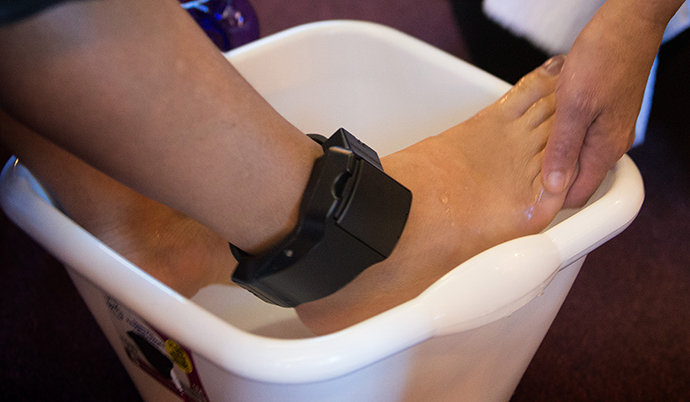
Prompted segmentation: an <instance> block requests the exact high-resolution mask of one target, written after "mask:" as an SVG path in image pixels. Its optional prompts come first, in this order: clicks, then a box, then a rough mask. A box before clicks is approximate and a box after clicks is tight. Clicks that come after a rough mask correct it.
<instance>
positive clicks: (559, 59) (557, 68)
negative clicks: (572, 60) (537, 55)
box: [541, 54, 565, 75]
mask: <svg viewBox="0 0 690 402" xmlns="http://www.w3.org/2000/svg"><path fill="white" fill-rule="evenodd" d="M564 62H565V56H563V55H562V54H561V55H558V56H554V57H552V58H550V59H548V60H546V62H545V63H544V64H542V65H541V66H542V68H543V69H544V71H546V73H547V74H548V75H558V74H559V73H560V72H561V68H562V67H563V63H564Z"/></svg>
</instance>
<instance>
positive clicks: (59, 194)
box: [0, 111, 237, 297]
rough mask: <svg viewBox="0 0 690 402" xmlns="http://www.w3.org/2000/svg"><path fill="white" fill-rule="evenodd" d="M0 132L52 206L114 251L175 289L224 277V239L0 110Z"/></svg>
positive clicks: (227, 270)
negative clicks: (55, 205)
mask: <svg viewBox="0 0 690 402" xmlns="http://www.w3.org/2000/svg"><path fill="white" fill-rule="evenodd" d="M0 132H2V138H3V140H5V141H7V142H8V143H9V145H10V147H11V148H12V149H13V152H15V154H17V155H18V156H19V158H20V160H21V162H22V163H23V164H24V165H25V166H27V167H28V168H29V170H31V172H32V173H33V174H35V175H36V176H37V177H38V178H39V180H40V181H41V183H42V184H43V185H44V186H45V187H46V188H47V190H48V192H49V193H50V194H51V195H52V196H53V198H54V199H55V200H56V201H57V202H58V204H59V207H60V208H61V209H62V210H63V212H65V213H66V214H67V215H68V216H69V217H70V218H72V219H73V220H74V221H75V222H77V223H78V224H79V225H80V226H82V227H83V228H84V229H86V230H87V231H89V232H90V233H91V234H93V235H94V236H96V237H97V238H98V239H99V240H101V241H103V242H104V243H105V244H106V245H108V246H109V247H110V248H112V249H113V250H115V251H117V252H118V253H119V254H120V255H122V256H124V257H125V258H127V259H128V260H129V261H131V262H132V263H134V264H135V265H137V266H138V267H140V268H142V269H143V270H145V271H146V272H148V273H149V274H150V275H152V276H153V277H155V278H156V279H158V280H160V281H161V282H163V283H165V284H166V285H168V286H170V287H171V288H172V289H174V290H176V291H177V292H179V293H180V294H182V295H184V296H187V297H191V296H193V295H194V294H195V293H196V292H197V291H198V290H199V289H201V288H202V287H204V286H206V285H209V284H211V283H231V276H232V272H233V271H234V269H235V266H236V265H237V263H236V262H235V259H234V258H233V257H232V253H231V252H230V249H229V247H228V243H227V241H225V240H224V239H223V238H222V237H220V236H218V235H217V234H216V233H214V232H212V231H211V230H209V229H207V228H206V227H205V226H202V225H201V224H199V223H197V222H196V221H194V220H192V219H190V218H189V217H187V216H185V215H183V214H181V213H179V212H177V211H175V210H173V209H171V208H169V207H167V206H165V205H163V204H160V203H158V202H156V201H153V200H151V199H149V198H147V197H144V196H143V195H141V194H139V193H137V192H136V191H134V190H132V189H130V188H129V187H126V186H124V185H122V184H120V183H119V182H117V181H115V180H113V179H111V178H110V177H108V176H106V175H104V174H103V173H101V172H99V171H98V170H96V169H94V168H92V167H91V166H89V165H87V164H86V163H84V162H82V161H81V160H80V159H78V158H76V157H75V156H73V155H72V154H70V153H68V152H66V151H64V150H63V149H62V148H59V147H58V146H56V145H54V144H52V143H51V142H49V141H47V140H46V139H44V138H43V137H41V136H39V135H37V134H36V133H34V132H33V131H31V130H29V129H28V128H26V127H25V126H23V125H21V124H20V123H18V122H17V121H16V120H14V119H12V118H11V117H10V116H8V115H6V114H4V113H2V112H1V111H0Z"/></svg>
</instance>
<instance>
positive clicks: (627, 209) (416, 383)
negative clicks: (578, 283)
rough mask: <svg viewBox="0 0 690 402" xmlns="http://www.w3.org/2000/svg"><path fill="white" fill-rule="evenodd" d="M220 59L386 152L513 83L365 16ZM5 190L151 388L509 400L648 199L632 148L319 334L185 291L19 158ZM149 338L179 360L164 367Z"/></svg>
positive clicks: (173, 393)
mask: <svg viewBox="0 0 690 402" xmlns="http://www.w3.org/2000/svg"><path fill="white" fill-rule="evenodd" d="M227 57H228V59H229V60H230V61H231V62H232V63H233V64H234V65H235V66H236V67H237V69H238V70H239V71H240V72H241V73H242V74H243V75H244V76H245V77H246V78H247V79H248V80H249V82H250V83H252V84H253V85H254V86H255V88H256V89H257V90H258V91H259V92H260V93H261V94H263V95H264V96H265V97H266V98H267V99H268V100H269V102H270V103H271V104H272V105H273V106H274V107H275V108H276V109H277V110H278V111H279V112H280V113H281V114H283V115H284V116H285V117H286V118H287V119H288V120H290V121H291V122H292V123H293V124H295V125H296V126H297V127H298V128H300V129H302V130H303V131H305V132H319V133H330V132H332V131H334V130H335V129H336V128H338V127H341V126H342V127H346V128H347V129H348V130H349V131H351V132H352V133H354V134H355V135H357V136H358V137H359V138H361V139H362V140H363V141H365V142H366V143H368V144H369V145H371V146H372V147H373V148H374V149H376V150H378V151H379V154H380V155H385V154H387V153H390V152H394V151H396V150H398V149H401V148H403V147H405V146H407V145H410V144H412V143H414V142H416V141H418V140H420V139H422V138H424V137H425V136H428V135H433V134H437V133H439V132H441V131H443V130H445V129H446V128H448V127H451V126H453V125H455V124H457V123H459V122H461V121H462V120H464V119H466V118H468V117H470V116H471V115H473V114H474V113H476V112H477V111H479V110H480V109H482V108H483V107H484V106H486V105H488V104H490V103H491V102H493V101H494V100H496V99H497V98H498V97H499V96H501V95H502V94H503V93H504V92H505V91H506V90H507V89H508V88H509V85H508V84H506V83H504V82H502V81H500V80H499V79H497V78H495V77H493V76H490V75H489V74H487V73H485V72H482V71H480V70H478V69H476V68H474V67H472V66H470V65H469V64H467V63H465V62H463V61H461V60H459V59H457V58H454V57H452V56H450V55H448V54H446V53H444V52H442V51H440V50H437V49H435V48H433V47H431V46H429V45H426V44H424V43H422V42H420V41H418V40H415V39H413V38H411V37H408V36H406V35H404V34H402V33H400V32H397V31H394V30H392V29H389V28H385V27H383V26H380V25H375V24H370V23H363V22H345V21H333V22H323V23H316V24H310V25H305V26H301V27H297V28H294V29H291V30H288V31H285V32H283V33H280V34H277V35H274V36H271V37H269V38H266V39H263V40H260V41H258V42H256V43H253V44H250V45H247V46H245V47H243V48H240V49H238V50H236V51H234V52H231V53H229V54H228V55H227ZM0 194H1V195H0V201H1V204H2V207H3V209H4V210H5V213H6V214H7V216H8V217H10V219H12V220H13V221H14V222H15V223H16V224H17V225H18V226H19V227H21V228H22V229H23V230H25V231H26V232H27V233H28V234H29V235H30V236H32V237H33V238H34V239H35V240H36V241H38V242H39V243H40V244H42V245H43V246H44V247H45V248H46V249H47V250H48V251H49V252H51V253H52V254H54V255H55V256H56V257H57V258H58V259H60V260H61V261H62V262H64V263H65V265H66V266H67V269H68V272H69V274H70V276H71V278H72V279H73V281H74V283H75V284H76V285H77V288H78V289H79V291H80V293H81V295H82V297H83V298H84V300H85V301H86V303H87V305H88V306H89V308H90V310H91V312H92V313H93V315H94V316H95V317H96V320H97V321H98V323H99V325H100V326H101V328H102V329H103V331H104V333H105V334H106V336H107V337H108V339H109V340H110V342H111V344H112V346H113V348H114V349H115V351H116V352H117V353H118V355H119V357H120V358H121V360H122V362H123V364H124V366H125V368H126V369H127V370H128V372H129V373H130V375H131V377H132V379H133V380H134V383H135V384H136V386H137V388H138V389H139V391H140V392H141V394H142V397H143V398H144V399H145V400H146V401H149V402H151V401H169V400H180V399H184V400H190V401H191V400H199V401H202V400H210V401H238V402H251V401H260V402H267V401H268V402H274V401H295V402H309V401H319V402H324V401H343V402H344V401H348V402H363V401H371V402H384V401H405V402H412V401H419V402H422V401H423V402H428V401H434V402H442V401H507V400H508V399H510V396H511V395H512V393H513V391H514V389H515V387H516V386H517V384H518V381H519V380H520V377H521V376H522V374H523V373H524V371H525V369H526V367H527V365H528V364H529V361H530V360H531V359H532V356H533V355H534V353H535V351H536V350H537V347H538V346H539V344H540V342H541V340H542V339H543V337H544V335H545V334H546V331H547V330H548V328H549V326H550V324H551V322H552V321H553V319H554V317H555V315H556V313H557V312H558V309H559V308H560V306H561V303H562V302H563V300H564V298H565V297H566V295H567V293H568V290H569V289H570V286H571V285H572V283H573V281H574V280H575V277H576V275H577V273H578V271H579V269H580V267H581V265H582V263H583V261H584V258H585V256H586V254H587V253H588V252H589V251H591V250H593V249H594V248H596V247H598V246H599V245H601V244H602V243H604V242H606V241H607V240H608V239H610V238H611V237H613V236H615V235H616V234H618V233H619V232H621V231H622V230H623V229H625V228H626V227H627V226H628V225H629V224H630V222H631V221H632V220H633V219H634V217H635V216H636V214H637V212H638V211H639V208H640V206H641V204H642V200H643V197H644V195H643V187H642V180H641V178H640V175H639V172H638V171H637V169H636V167H635V166H634V164H633V163H632V161H631V160H630V159H629V158H628V157H624V158H623V159H621V161H620V162H619V163H618V164H617V165H616V166H615V168H614V169H613V171H612V172H611V173H610V174H609V176H608V177H607V179H606V181H605V183H604V184H603V185H602V187H601V188H600V189H599V191H598V193H597V195H596V196H595V197H594V198H593V200H592V201H591V202H590V203H589V204H588V205H587V206H586V207H584V208H582V209H580V210H570V211H563V212H561V213H560V214H559V216H558V218H557V219H556V222H555V223H554V225H552V226H551V227H550V228H549V229H548V230H546V231H544V232H543V233H542V234H539V235H536V236H530V237H526V238H521V239H516V240H514V241H512V242H508V243H505V244H502V245H499V246H497V247H494V248H492V249H490V250H487V251H486V252H484V253H482V254H480V255H478V256H476V257H475V258H473V259H471V260H469V261H467V262H466V263H464V264H462V265H460V266H458V267H457V268H456V269H454V270H453V271H451V272H450V273H449V274H448V275H446V276H445V277H443V278H442V279H441V280H439V281H438V282H437V283H436V284H434V285H433V286H431V287H430V288H429V289H428V290H427V291H426V292H424V293H423V294H422V295H421V296H419V297H418V298H416V299H414V300H412V301H410V302H408V303H405V304H403V305H401V306H399V307H397V308H395V309H393V310H390V311H388V312H385V313H383V314H381V315H379V316H377V317H374V318H372V319H370V320H367V321H365V322H362V323H360V324H358V325H355V326H353V327H350V328H347V329H345V330H342V331H340V332H337V333H334V334H331V335H328V336H323V337H313V336H311V335H310V334H309V332H308V331H307V330H306V329H305V328H304V327H303V326H302V325H301V323H300V322H299V320H298V319H297V317H296V315H295V313H294V311H293V310H291V309H282V308H279V307H274V306H270V305H267V304H265V303H263V302H261V301H260V300H258V299H256V298H255V297H253V296H252V295H250V294H248V293H246V292H245V291H244V290H242V289H240V288H237V287H233V286H220V285H214V286H210V287H208V288H205V289H203V290H202V291H201V292H200V293H199V294H197V295H196V296H195V297H194V298H193V299H191V300H189V299H187V298H184V297H182V296H180V295H179V294H177V293H176V292H174V291H172V290H171V289H169V288H168V287H166V286H165V285H163V284H161V283H160V282H158V281H157V280H155V279H154V278H152V277H150V276H149V275H148V274H146V273H144V272H143V271H141V270H140V269H139V268H137V267H136V266H134V265H132V264H130V263H129V262H128V261H126V260H125V259H124V258H122V257H121V256H119V255H118V254H117V253H115V252H113V251H112V250H111V249H109V248H108V247H106V246H105V245H103V244H102V243H101V242H99V241H98V240H97V239H95V238H94V237H93V236H91V235H90V234H89V233H87V232H86V231H84V230H83V229H82V228H80V227H79V226H78V225H76V224H75V223H74V222H72V221H71V220H70V219H68V218H67V217H66V216H64V215H63V214H62V213H61V212H60V211H58V210H57V209H56V208H55V207H54V206H53V205H52V204H51V203H50V200H49V198H48V197H47V196H46V194H45V193H44V192H43V191H42V189H41V187H40V185H39V184H38V183H37V182H36V181H35V180H34V179H33V177H32V176H31V174H30V173H29V172H28V171H27V170H26V169H24V168H23V167H22V166H21V165H20V164H18V163H16V161H10V162H9V163H8V164H7V165H6V167H5V169H4V170H3V173H2V178H1V181H0ZM132 334H134V335H132ZM137 337H138V341H135V338H137ZM142 339H144V340H145V341H146V342H147V343H148V344H149V345H150V346H151V347H152V348H153V349H154V351H153V352H152V351H151V350H149V351H148V352H147V351H145V350H144V349H147V348H146V347H145V346H142V345H141V340H142ZM166 341H167V342H166ZM137 342H139V343H137ZM156 351H157V352H158V353H159V354H160V355H161V356H163V360H164V362H165V359H168V360H169V361H170V366H171V367H172V368H165V367H163V368H162V369H161V368H158V369H157V368H156V365H155V364H154V363H152V360H151V359H152V358H151V357H150V355H151V353H153V354H155V353H156ZM173 362H174V363H173ZM163 366H165V364H164V365H163ZM165 370H168V372H167V373H166V372H165Z"/></svg>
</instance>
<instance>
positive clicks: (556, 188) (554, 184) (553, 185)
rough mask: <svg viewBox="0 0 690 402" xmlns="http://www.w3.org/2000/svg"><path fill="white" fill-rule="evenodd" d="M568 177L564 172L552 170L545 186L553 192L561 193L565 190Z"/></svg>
mask: <svg viewBox="0 0 690 402" xmlns="http://www.w3.org/2000/svg"><path fill="white" fill-rule="evenodd" d="M565 184H566V178H565V174H563V173H562V172H552V173H549V175H548V176H546V181H545V182H544V186H545V187H546V190H548V191H549V192H551V193H560V192H562V191H563V190H565Z"/></svg>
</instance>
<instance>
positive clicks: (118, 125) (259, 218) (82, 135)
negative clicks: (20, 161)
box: [0, 0, 320, 250]
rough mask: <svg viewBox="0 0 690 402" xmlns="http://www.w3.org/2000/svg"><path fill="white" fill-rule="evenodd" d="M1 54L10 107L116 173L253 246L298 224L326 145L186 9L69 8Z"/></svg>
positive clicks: (6, 34)
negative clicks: (270, 100) (228, 56)
mask: <svg viewBox="0 0 690 402" xmlns="http://www.w3.org/2000/svg"><path fill="white" fill-rule="evenodd" d="M0 54H2V58H1V60H0V88H1V89H0V104H1V105H2V108H4V109H5V110H7V111H8V112H9V113H10V114H12V115H13V116H14V117H15V118H17V119H18V120H20V121H22V122H23V123H24V124H26V125H27V126H29V127H31V128H33V129H34V130H35V131H37V132H39V133H42V134H43V135H45V136H46V137H48V138H49V139H51V140H52V141H53V142H55V143H57V144H59V145H61V146H63V147H64V148H66V149H68V150H70V151H71V152H73V153H74V154H76V155H78V156H79V157H81V158H82V159H84V160H85V161H87V162H89V163H90V164H92V165H93V166H95V167H97V168H99V169H100V170H102V171H103V172H105V173H107V174H108V175H110V176H112V177H114V178H116V179H117V180H119V181H121V182H123V183H125V184H127V185H129V186H130V187H132V188H134V189H135V190H138V191H139V192H141V193H143V194H145V195H147V196H149V197H151V198H153V199H156V200H158V201H160V202H163V203H165V204H167V205H170V206H171V207H173V208H176V209H178V210H180V211H181V212H183V213H185V214H187V215H189V216H191V217H193V218H195V219H196V220H198V221H199V222H201V223H203V224H205V225H207V226H209V227H210V228H212V229H214V230H215V231H216V232H218V233H219V234H221V235H223V236H224V237H226V238H228V239H230V240H232V241H233V242H235V243H237V244H238V246H240V247H243V248H245V249H248V250H258V249H260V248H262V247H263V246H265V245H266V243H271V242H274V241H275V240H276V239H278V238H280V237H282V236H284V235H285V233H286V231H288V230H289V229H290V227H291V226H292V225H293V224H294V221H295V219H296V213H297V205H298V204H299V200H300V197H301V194H302V191H303V189H304V186H305V185H306V181H307V179H308V175H309V172H310V171H311V167H312V164H313V160H314V158H315V157H316V156H317V155H318V153H319V152H320V150H319V147H318V146H316V144H315V143H312V142H311V140H309V139H307V138H306V137H305V136H303V135H302V134H301V133H300V132H299V130H297V129H296V128H294V127H293V126H292V125H290V124H289V123H288V122H287V121H285V120H284V119H283V118H282V117H281V116H279V115H278V114H277V113H276V112H275V111H274V110H273V109H272V108H271V107H270V106H269V105H268V104H267V103H266V102H265V101H264V100H263V99H262V98H261V96H260V95H258V94H257V93H256V92H255V91H254V90H253V89H252V88H251V86H249V84H247V83H246V82H245V81H244V80H243V79H242V77H241V76H240V75H239V74H238V73H237V72H236V71H235V70H234V69H233V68H232V66H231V65H230V64H229V63H228V62H227V61H226V60H225V59H224V58H223V57H222V55H221V54H220V53H219V52H218V51H217V50H216V49H215V47H214V46H213V45H212V43H211V42H210V41H208V40H207V39H206V37H205V36H204V34H203V33H202V32H201V31H200V30H199V29H198V28H197V27H196V26H195V24H194V22H193V21H192V20H191V19H190V18H188V17H187V15H186V13H185V12H184V11H183V10H182V9H181V8H180V7H179V5H178V4H177V2H175V1H172V0H171V1H155V2H142V1H137V0H134V1H132V0H118V1H113V0H110V1H103V2H100V1H98V2H75V3H68V4H65V5H62V6H59V7H57V8H54V9H52V10H49V11H47V12H44V13H42V14H40V15H38V16H37V17H35V18H33V19H31V20H27V21H24V22H22V23H19V24H14V25H11V26H8V27H5V28H2V35H1V37H0ZM267 189H270V191H271V194H267Z"/></svg>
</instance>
